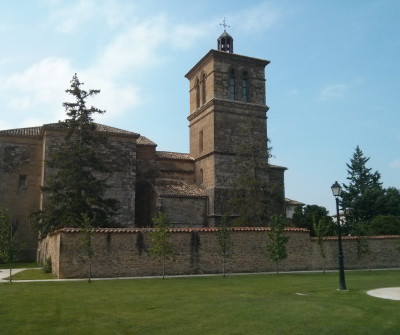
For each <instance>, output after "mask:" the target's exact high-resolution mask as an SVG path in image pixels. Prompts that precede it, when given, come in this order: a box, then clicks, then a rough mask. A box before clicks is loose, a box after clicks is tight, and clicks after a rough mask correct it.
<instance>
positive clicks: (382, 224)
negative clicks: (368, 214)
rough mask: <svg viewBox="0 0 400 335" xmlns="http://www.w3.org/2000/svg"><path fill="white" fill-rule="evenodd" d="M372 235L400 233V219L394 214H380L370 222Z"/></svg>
mask: <svg viewBox="0 0 400 335" xmlns="http://www.w3.org/2000/svg"><path fill="white" fill-rule="evenodd" d="M369 232H370V234H371V235H400V219H399V218H398V217H395V216H394V215H378V216H376V217H374V218H373V219H372V220H371V222H370V224H369Z"/></svg>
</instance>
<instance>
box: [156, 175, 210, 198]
mask: <svg viewBox="0 0 400 335" xmlns="http://www.w3.org/2000/svg"><path fill="white" fill-rule="evenodd" d="M153 186H154V189H155V191H156V193H157V194H158V196H160V197H182V198H205V197H207V194H206V192H205V191H204V189H203V188H201V187H200V186H199V185H197V184H195V183H194V182H190V181H182V180H176V179H156V180H155V181H154V184H153Z"/></svg>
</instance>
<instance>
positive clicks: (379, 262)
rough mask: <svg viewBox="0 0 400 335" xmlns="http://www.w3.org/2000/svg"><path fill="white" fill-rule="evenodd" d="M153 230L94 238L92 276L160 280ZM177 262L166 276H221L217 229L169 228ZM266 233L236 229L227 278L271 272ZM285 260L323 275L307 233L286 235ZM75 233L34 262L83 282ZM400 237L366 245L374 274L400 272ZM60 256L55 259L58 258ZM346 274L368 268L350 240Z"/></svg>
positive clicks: (42, 249) (52, 243)
mask: <svg viewBox="0 0 400 335" xmlns="http://www.w3.org/2000/svg"><path fill="white" fill-rule="evenodd" d="M151 231H152V229H134V228H132V229H114V228H109V229H99V230H97V232H96V233H95V240H94V250H95V251H94V257H93V262H92V270H93V276H94V277H126V276H147V275H160V274H161V271H162V263H161V260H160V259H157V258H153V257H151V256H150V255H149V247H150V243H151V242H150V241H151V240H150V236H149V233H150V232H151ZM171 231H172V233H171V240H172V242H173V244H174V246H175V262H173V261H172V260H169V261H167V264H166V273H167V274H168V275H178V274H201V273H220V272H221V271H222V260H221V257H220V256H219V255H218V252H217V242H216V234H215V232H216V228H180V229H179V228H172V229H171ZM266 231H267V228H237V229H236V230H235V231H234V232H232V240H233V242H234V255H233V257H232V258H231V259H229V260H228V261H227V264H226V269H227V271H228V272H244V273H245V272H264V271H275V264H273V263H272V262H271V261H270V260H269V259H268V258H267V257H266V256H265V245H266V243H267V242H266ZM285 234H287V235H288V236H289V243H288V258H287V259H286V260H284V261H282V262H281V263H280V265H279V268H280V270H281V271H294V270H318V269H322V258H321V256H320V254H319V251H318V245H317V243H316V241H315V239H313V238H310V235H309V232H308V231H307V230H305V229H289V230H287V231H286V232H285ZM79 236H80V233H79V230H77V229H68V228H65V229H63V230H60V231H58V232H56V233H53V234H52V235H50V236H48V237H47V238H45V239H43V240H42V241H41V242H40V244H39V252H38V259H39V260H44V259H45V258H46V257H49V256H51V257H52V264H53V272H54V273H55V274H56V275H57V276H58V277H59V278H81V277H85V276H86V275H87V258H86V256H85V255H84V253H83V252H82V248H81V247H80V243H81V242H80V239H79ZM399 238H400V237H399V236H391V237H385V238H382V237H373V238H370V239H369V243H370V249H371V257H370V259H371V266H372V268H389V267H399V266H400V257H399V251H398V250H397V247H398V243H399V242H398V241H399ZM325 246H326V254H327V257H326V265H325V267H326V269H337V258H338V257H337V240H336V239H335V238H331V239H328V240H327V241H326V243H325ZM58 250H59V255H58ZM343 250H344V257H345V258H344V262H345V268H346V269H359V268H368V267H369V262H368V257H367V256H366V255H361V254H359V253H357V248H356V240H355V239H354V238H344V239H343Z"/></svg>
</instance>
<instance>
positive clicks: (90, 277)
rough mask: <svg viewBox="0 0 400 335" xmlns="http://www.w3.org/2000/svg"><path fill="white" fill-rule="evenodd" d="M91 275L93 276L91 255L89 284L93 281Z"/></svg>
mask: <svg viewBox="0 0 400 335" xmlns="http://www.w3.org/2000/svg"><path fill="white" fill-rule="evenodd" d="M91 277H92V258H91V257H89V279H88V282H89V284H90V283H91Z"/></svg>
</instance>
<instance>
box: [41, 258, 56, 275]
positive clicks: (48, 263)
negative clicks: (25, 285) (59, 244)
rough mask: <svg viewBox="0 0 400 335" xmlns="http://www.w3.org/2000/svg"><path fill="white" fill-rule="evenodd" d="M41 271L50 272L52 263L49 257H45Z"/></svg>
mask: <svg viewBox="0 0 400 335" xmlns="http://www.w3.org/2000/svg"><path fill="white" fill-rule="evenodd" d="M42 269H43V271H44V272H46V273H51V272H52V269H53V267H52V263H51V257H47V258H46V260H45V261H44V264H43V267H42Z"/></svg>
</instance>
